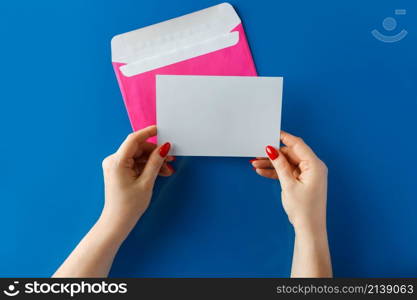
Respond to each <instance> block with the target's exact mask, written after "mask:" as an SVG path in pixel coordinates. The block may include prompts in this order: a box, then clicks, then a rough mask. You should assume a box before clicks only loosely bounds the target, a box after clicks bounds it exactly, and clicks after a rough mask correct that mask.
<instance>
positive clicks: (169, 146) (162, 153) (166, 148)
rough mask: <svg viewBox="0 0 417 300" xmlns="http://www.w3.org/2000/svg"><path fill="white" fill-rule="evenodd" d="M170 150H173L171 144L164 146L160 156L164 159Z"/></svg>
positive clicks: (160, 150)
mask: <svg viewBox="0 0 417 300" xmlns="http://www.w3.org/2000/svg"><path fill="white" fill-rule="evenodd" d="M170 148H171V144H170V143H165V144H163V145H162V146H161V148H160V149H159V155H161V157H162V158H164V157H165V156H167V154H168V152H169V149H170Z"/></svg>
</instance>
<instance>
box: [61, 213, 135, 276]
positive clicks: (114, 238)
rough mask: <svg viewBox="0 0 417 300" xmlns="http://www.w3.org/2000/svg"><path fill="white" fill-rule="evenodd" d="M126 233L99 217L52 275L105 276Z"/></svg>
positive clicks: (106, 219) (104, 218)
mask: <svg viewBox="0 0 417 300" xmlns="http://www.w3.org/2000/svg"><path fill="white" fill-rule="evenodd" d="M127 234H128V232H126V231H121V230H119V229H117V228H116V227H115V226H114V224H113V223H112V222H111V220H109V219H108V218H106V217H103V216H102V217H100V219H99V220H98V221H97V223H96V224H95V225H94V226H93V227H92V228H91V230H90V231H89V232H88V233H87V235H86V236H85V237H84V238H83V239H82V240H81V242H80V243H79V244H78V246H77V247H76V248H75V249H74V250H73V251H72V253H71V254H70V256H69V257H68V258H67V259H66V260H65V261H64V263H63V264H62V265H61V266H60V267H59V269H58V270H57V271H56V272H55V274H54V275H53V277H106V276H107V275H108V273H109V270H110V268H111V265H112V263H113V259H114V257H115V255H116V253H117V251H118V250H119V247H120V245H121V244H122V243H123V241H124V239H125V238H126V236H127Z"/></svg>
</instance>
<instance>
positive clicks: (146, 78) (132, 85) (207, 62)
mask: <svg viewBox="0 0 417 300" xmlns="http://www.w3.org/2000/svg"><path fill="white" fill-rule="evenodd" d="M233 31H238V32H239V42H238V43H237V44H236V45H234V46H231V47H228V48H224V49H221V50H218V51H214V52H211V53H208V54H204V55H201V56H197V57H194V58H191V59H188V60H185V61H181V62H178V63H174V64H171V65H168V66H165V67H162V68H158V69H155V70H152V71H148V72H145V73H142V74H138V75H135V76H132V77H126V76H124V75H123V74H122V73H121V71H120V70H119V68H120V66H122V65H124V64H123V63H117V62H113V68H114V70H115V72H116V76H117V80H118V82H119V86H120V90H121V92H122V96H123V100H124V103H125V106H126V109H127V112H128V115H129V119H130V122H131V124H132V127H133V130H134V131H136V130H139V129H141V128H144V127H147V126H150V125H154V124H156V108H155V106H156V105H155V102H156V83H155V78H156V77H155V75H213V76H256V75H257V73H256V69H255V65H254V63H253V59H252V55H251V52H250V49H249V46H248V43H247V40H246V35H245V32H244V30H243V26H242V24H239V25H238V26H236V28H234V29H233ZM150 141H152V142H156V138H152V139H150Z"/></svg>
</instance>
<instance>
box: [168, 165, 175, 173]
mask: <svg viewBox="0 0 417 300" xmlns="http://www.w3.org/2000/svg"><path fill="white" fill-rule="evenodd" d="M167 167H168V169H170V170H171V172H172V173H175V170H174V167H173V166H171V165H169V164H167Z"/></svg>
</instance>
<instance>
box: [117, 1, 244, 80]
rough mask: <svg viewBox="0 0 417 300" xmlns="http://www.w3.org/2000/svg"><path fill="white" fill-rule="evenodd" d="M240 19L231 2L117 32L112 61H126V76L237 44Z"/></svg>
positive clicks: (124, 72) (122, 68)
mask: <svg viewBox="0 0 417 300" xmlns="http://www.w3.org/2000/svg"><path fill="white" fill-rule="evenodd" d="M240 22H241V21H240V18H239V16H238V15H237V14H236V12H235V10H234V9H233V7H232V6H231V5H230V4H229V3H222V4H219V5H216V6H212V7H209V8H206V9H203V10H200V11H197V12H194V13H191V14H188V15H184V16H182V17H178V18H175V19H171V20H168V21H165V22H162V23H158V24H155V25H151V26H147V27H144V28H141V29H137V30H134V31H130V32H127V33H123V34H120V35H116V36H115V37H113V39H112V41H111V49H112V61H113V62H119V63H124V64H126V65H124V66H122V67H121V68H120V71H121V72H122V73H123V75H125V76H128V77H129V76H134V75H137V74H140V73H143V72H147V71H150V70H153V69H156V68H159V67H163V66H166V65H169V64H173V63H176V62H179V61H182V60H186V59H190V58H193V57H196V56H199V55H203V54H207V53H210V52H213V51H216V50H220V49H223V48H226V47H230V46H233V45H235V44H236V43H237V42H238V41H239V34H238V32H231V30H232V29H233V28H235V27H236V26H237V25H239V24H240Z"/></svg>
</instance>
